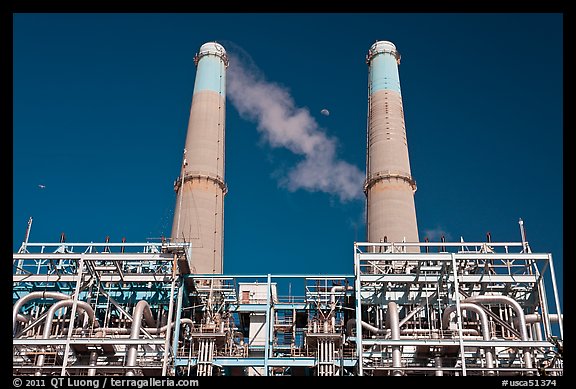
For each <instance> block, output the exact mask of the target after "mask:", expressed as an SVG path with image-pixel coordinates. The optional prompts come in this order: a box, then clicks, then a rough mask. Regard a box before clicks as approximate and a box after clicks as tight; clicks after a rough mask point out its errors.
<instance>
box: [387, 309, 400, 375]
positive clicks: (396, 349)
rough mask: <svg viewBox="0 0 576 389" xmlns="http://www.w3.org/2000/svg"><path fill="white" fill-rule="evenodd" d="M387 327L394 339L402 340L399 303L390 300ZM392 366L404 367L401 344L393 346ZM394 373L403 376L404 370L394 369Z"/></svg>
mask: <svg viewBox="0 0 576 389" xmlns="http://www.w3.org/2000/svg"><path fill="white" fill-rule="evenodd" d="M386 321H387V327H388V328H390V332H391V337H392V340H400V317H399V315H398V305H396V303H395V302H393V301H390V302H389V303H388V312H387V313H386ZM392 367H402V353H401V351H400V346H392ZM392 375H395V376H401V375H403V374H402V370H393V371H392Z"/></svg>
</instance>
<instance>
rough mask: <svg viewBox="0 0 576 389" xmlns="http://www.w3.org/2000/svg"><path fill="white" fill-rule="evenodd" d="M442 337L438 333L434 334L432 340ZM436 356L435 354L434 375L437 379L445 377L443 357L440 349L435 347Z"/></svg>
mask: <svg viewBox="0 0 576 389" xmlns="http://www.w3.org/2000/svg"><path fill="white" fill-rule="evenodd" d="M439 338H440V335H438V333H437V332H432V339H439ZM434 352H435V354H434V367H435V368H436V370H435V371H434V375H435V376H437V377H442V376H443V375H444V371H442V357H441V356H440V349H439V348H437V347H435V351H434Z"/></svg>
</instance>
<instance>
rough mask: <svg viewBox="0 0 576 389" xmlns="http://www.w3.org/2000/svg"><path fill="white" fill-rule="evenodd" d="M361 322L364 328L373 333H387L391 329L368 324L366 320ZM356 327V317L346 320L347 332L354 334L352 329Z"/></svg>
mask: <svg viewBox="0 0 576 389" xmlns="http://www.w3.org/2000/svg"><path fill="white" fill-rule="evenodd" d="M360 324H361V325H362V328H364V329H365V330H367V331H369V332H372V333H373V334H376V335H385V334H387V333H388V332H389V331H390V330H387V329H380V328H377V327H374V326H373V325H371V324H368V323H366V322H365V321H362V322H360ZM355 327H356V319H349V320H348V321H347V322H346V333H347V335H348V336H350V335H351V334H352V330H353V329H354V328H355ZM356 336H358V335H356Z"/></svg>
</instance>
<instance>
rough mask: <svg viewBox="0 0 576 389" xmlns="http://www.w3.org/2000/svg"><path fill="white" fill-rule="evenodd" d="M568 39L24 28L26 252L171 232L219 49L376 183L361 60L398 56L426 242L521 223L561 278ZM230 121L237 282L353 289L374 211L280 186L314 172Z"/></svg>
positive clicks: (183, 25) (19, 223)
mask: <svg viewBox="0 0 576 389" xmlns="http://www.w3.org/2000/svg"><path fill="white" fill-rule="evenodd" d="M562 31H563V19H562V15H561V14H530V13H524V14H512V13H510V14H474V13H471V14H399V13H395V14H361V13H354V14H345V13H342V14H113V13H112V14H15V15H14V40H13V43H14V47H13V53H14V57H13V60H14V108H13V112H14V130H13V196H14V197H13V231H14V235H13V249H14V250H17V248H18V247H19V245H20V243H21V241H22V239H23V237H24V232H25V228H26V224H27V220H28V217H29V216H32V217H33V218H34V223H33V227H32V232H31V236H30V240H31V241H33V242H56V241H57V240H58V238H59V236H60V232H65V233H66V235H67V240H68V241H69V242H86V241H94V242H98V241H103V240H104V238H105V236H106V235H109V236H110V237H111V240H112V241H114V242H119V241H120V240H121V238H122V237H126V239H127V241H129V242H140V241H146V240H147V238H158V237H160V236H161V235H165V236H169V235H170V229H171V226H172V216H173V210H174V202H175V193H174V191H173V181H174V179H175V178H176V177H177V176H178V174H179V169H180V163H181V158H182V149H183V147H184V140H185V136H186V128H187V122H188V115H189V110H190V103H191V99H192V91H193V87H194V77H195V67H194V63H193V57H194V54H195V53H196V52H197V50H198V48H199V47H200V45H201V44H203V43H205V42H207V41H212V40H216V41H218V42H221V43H222V44H223V45H224V46H225V47H235V48H241V49H242V50H243V51H244V52H245V53H247V54H248V55H250V57H251V58H252V60H253V61H254V63H255V64H256V65H257V66H258V68H259V69H260V70H261V72H262V73H263V74H264V75H265V77H266V79H267V80H268V81H270V82H275V83H277V84H279V85H281V86H282V87H284V88H286V89H287V90H288V91H289V93H290V95H291V96H292V98H293V99H294V102H295V104H296V106H297V107H301V108H306V109H308V110H309V111H310V114H311V115H312V116H313V117H314V118H315V119H316V121H317V123H318V124H319V126H320V127H321V128H322V130H323V131H325V132H326V134H327V135H329V136H330V137H335V138H337V139H338V145H339V147H338V157H339V158H340V159H341V160H344V161H347V162H348V163H351V164H353V165H355V166H357V167H358V168H359V169H361V170H362V171H363V170H364V168H365V166H364V164H365V152H366V144H365V143H366V114H367V112H366V108H367V76H368V69H367V65H366V63H365V55H366V53H367V51H368V49H369V47H370V46H371V44H372V43H374V41H376V40H390V41H392V42H394V43H395V44H396V46H397V48H398V50H399V51H400V53H401V54H402V63H401V65H400V81H401V86H402V95H403V101H404V112H405V119H406V129H407V135H408V147H409V152H410V158H411V168H412V174H413V176H414V178H415V179H416V181H417V183H418V191H417V192H416V196H415V202H416V211H417V218H418V227H419V231H420V238H421V239H423V238H424V236H429V237H432V238H434V239H433V240H438V239H439V234H441V233H444V234H445V235H446V236H447V238H448V240H459V239H460V237H461V236H462V237H463V238H464V239H465V240H466V241H483V240H484V239H485V236H486V233H487V232H488V231H490V232H491V234H492V239H493V241H519V240H520V233H519V227H518V219H519V218H522V219H523V220H524V221H525V226H526V229H527V236H528V240H529V242H530V244H531V247H532V249H533V251H536V252H550V253H552V255H553V257H554V258H555V263H556V268H557V271H558V272H559V273H561V270H562V260H563V236H562V234H563V204H562V203H563V150H562V141H563V122H562V117H563V110H562V109H563V90H562V87H563V86H562V82H563V77H562V73H563V42H562V39H563V36H562ZM324 108H326V109H328V110H329V111H330V115H329V116H324V115H321V113H320V111H321V110H322V109H324ZM226 120H227V123H226V182H227V184H228V188H229V193H228V195H227V196H226V199H225V249H224V268H225V272H226V273H228V274H239V273H243V274H249V273H258V274H265V273H273V274H274V273H276V274H278V273H299V274H302V273H313V274H322V273H324V274H325V273H329V274H343V273H346V274H352V273H353V255H352V254H353V242H354V241H355V240H358V241H362V240H364V239H365V226H364V221H363V220H364V201H349V202H345V203H342V202H341V201H340V200H339V199H338V197H336V196H334V195H329V194H326V193H322V192H314V193H312V192H307V191H304V190H298V191H295V192H291V191H289V190H287V189H286V188H284V187H281V186H280V185H279V181H278V174H280V173H279V172H283V171H285V170H286V169H289V168H290V167H292V166H294V165H295V164H297V163H298V161H299V160H300V159H299V157H298V156H295V155H293V154H292V153H290V152H289V151H288V150H286V149H281V148H271V147H270V146H269V145H268V144H267V143H266V142H265V141H263V140H262V138H261V135H260V134H259V133H258V131H257V130H256V124H255V123H254V122H251V121H249V120H245V119H243V118H241V117H240V116H239V114H238V112H237V111H236V110H235V108H234V106H233V105H232V104H231V103H230V102H228V105H227V118H226ZM39 185H45V188H43V189H42V188H40V187H39ZM560 285H561V280H560ZM551 297H552V296H550V298H551Z"/></svg>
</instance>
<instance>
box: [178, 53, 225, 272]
mask: <svg viewBox="0 0 576 389" xmlns="http://www.w3.org/2000/svg"><path fill="white" fill-rule="evenodd" d="M194 62H195V63H196V66H197V71H196V82H195V84H194V95H193V97H192V107H191V109H190V120H189V124H188V133H187V136H186V146H185V149H184V157H183V161H182V169H181V172H180V177H179V178H178V179H177V180H176V182H175V184H174V189H175V191H176V193H177V196H176V207H175V211H174V221H173V224H172V242H189V243H191V245H192V250H193V256H192V258H191V261H192V262H191V264H190V271H191V272H192V273H199V274H221V273H222V270H223V262H222V255H223V238H224V195H225V194H226V192H227V188H226V184H225V182H224V138H225V108H226V105H225V102H226V93H225V90H226V67H227V66H228V58H227V56H226V51H225V50H224V47H222V46H221V45H220V44H218V43H215V42H208V43H205V44H203V45H202V46H201V47H200V51H199V53H198V54H197V55H196V57H195V58H194Z"/></svg>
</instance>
